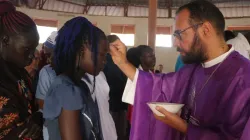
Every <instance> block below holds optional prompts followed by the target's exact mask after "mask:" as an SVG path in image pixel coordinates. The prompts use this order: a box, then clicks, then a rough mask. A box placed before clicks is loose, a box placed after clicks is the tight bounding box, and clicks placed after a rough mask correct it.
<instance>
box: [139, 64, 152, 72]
mask: <svg viewBox="0 0 250 140" xmlns="http://www.w3.org/2000/svg"><path fill="white" fill-rule="evenodd" d="M139 70H143V68H142V66H141V65H139ZM149 72H150V73H153V72H152V71H151V70H149Z"/></svg>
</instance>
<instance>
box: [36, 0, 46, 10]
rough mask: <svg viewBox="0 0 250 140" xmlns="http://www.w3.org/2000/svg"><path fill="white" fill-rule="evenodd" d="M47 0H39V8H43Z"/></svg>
mask: <svg viewBox="0 0 250 140" xmlns="http://www.w3.org/2000/svg"><path fill="white" fill-rule="evenodd" d="M46 1H47V0H38V1H37V3H38V2H39V4H38V8H39V9H40V10H42V9H43V6H44V4H45V3H46Z"/></svg>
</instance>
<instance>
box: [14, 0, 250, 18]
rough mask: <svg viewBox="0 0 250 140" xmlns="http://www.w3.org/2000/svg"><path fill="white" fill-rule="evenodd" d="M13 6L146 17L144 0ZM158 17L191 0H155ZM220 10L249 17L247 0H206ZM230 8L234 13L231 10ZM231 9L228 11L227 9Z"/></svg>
mask: <svg viewBox="0 0 250 140" xmlns="http://www.w3.org/2000/svg"><path fill="white" fill-rule="evenodd" d="M10 1H12V2H13V3H14V4H15V5H16V6H27V7H28V8H34V9H39V10H49V11H57V12H67V13H78V14H88V15H98V16H125V17H147V16H148V0H10ZM157 1H158V10H157V16H158V17H168V18H171V17H174V12H175V10H176V8H177V7H179V6H181V5H183V4H186V3H188V2H190V1H192V0H157ZM209 1H211V2H213V3H214V4H216V6H217V7H219V8H220V9H221V11H222V12H223V14H224V16H227V17H235V15H232V16H231V15H230V14H228V13H237V14H236V17H238V16H240V17H241V16H250V0H209ZM233 10H234V12H232V11H233ZM230 11H231V12H230Z"/></svg>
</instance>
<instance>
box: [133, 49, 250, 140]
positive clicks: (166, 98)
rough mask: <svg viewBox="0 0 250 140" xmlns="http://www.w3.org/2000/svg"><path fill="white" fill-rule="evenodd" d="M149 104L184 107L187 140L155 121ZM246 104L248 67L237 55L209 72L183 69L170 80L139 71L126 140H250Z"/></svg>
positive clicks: (249, 86) (249, 78)
mask: <svg viewBox="0 0 250 140" xmlns="http://www.w3.org/2000/svg"><path fill="white" fill-rule="evenodd" d="M212 73H213V74H212ZM211 74H212V76H211ZM208 79H209V80H208ZM205 83H206V84H205ZM204 85H205V86H204ZM201 89H202V90H201ZM194 94H195V98H194V100H193V103H192V99H193V98H192V95H194ZM152 101H153V102H155V101H157V102H171V103H183V104H185V106H184V107H183V109H182V115H181V117H182V118H183V119H185V120H188V122H189V123H188V132H187V134H186V135H183V134H181V133H180V132H178V131H176V130H174V129H172V128H171V127H169V126H167V125H166V124H164V123H162V122H160V121H158V120H156V119H155V118H154V116H153V113H152V111H151V110H150V109H149V107H148V106H147V104H146V103H147V102H152ZM249 103H250V61H249V60H248V59H246V58H244V57H243V56H241V55H240V54H239V53H238V52H235V51H233V52H232V53H231V54H230V55H228V57H227V58H226V59H225V60H224V61H223V62H221V64H217V65H215V66H212V67H209V68H203V67H202V66H201V65H186V66H185V67H183V68H182V69H181V70H180V71H178V72H177V73H169V74H150V73H146V72H143V71H140V72H139V77H138V81H137V86H136V95H135V100H134V110H133V116H132V128H131V135H130V140H184V139H185V140H239V139H240V140H249V139H250V137H249V135H250V134H249V133H250V119H249V116H250V104H249ZM248 121H249V122H248ZM247 123H248V125H246V124H247Z"/></svg>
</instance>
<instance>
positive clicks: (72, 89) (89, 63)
mask: <svg viewBox="0 0 250 140" xmlns="http://www.w3.org/2000/svg"><path fill="white" fill-rule="evenodd" d="M100 36H105V34H104V33H103V32H102V31H101V30H100V29H98V28H97V27H94V26H93V25H92V24H91V23H90V22H89V21H88V20H87V19H86V18H84V17H76V18H73V19H71V20H69V21H67V22H66V23H65V24H64V26H63V27H62V28H61V29H60V30H59V31H58V36H57V38H56V46H55V51H54V64H55V67H54V69H55V71H56V74H57V75H58V76H57V77H56V78H55V80H54V82H53V84H52V85H51V87H50V89H49V91H48V93H47V95H46V97H45V102H44V108H43V109H44V112H43V115H44V118H45V119H46V121H45V125H46V126H47V128H48V132H49V139H50V140H60V139H63V140H82V139H84V140H102V139H103V136H102V131H101V126H100V116H99V111H98V105H97V104H96V102H94V101H93V99H92V97H91V91H90V90H89V89H88V86H87V85H86V84H85V83H84V82H83V81H82V80H81V79H82V77H83V76H84V75H85V74H86V73H89V74H91V75H98V74H99V72H100V71H101V70H102V68H103V66H104V63H105V56H106V53H107V51H108V43H107V40H106V38H105V39H101V37H100ZM94 83H95V82H94Z"/></svg>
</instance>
